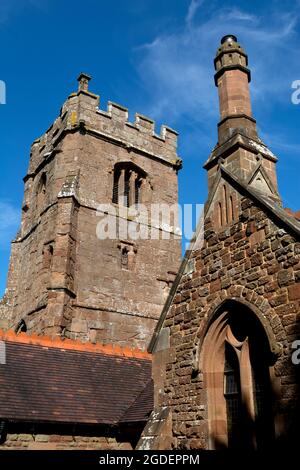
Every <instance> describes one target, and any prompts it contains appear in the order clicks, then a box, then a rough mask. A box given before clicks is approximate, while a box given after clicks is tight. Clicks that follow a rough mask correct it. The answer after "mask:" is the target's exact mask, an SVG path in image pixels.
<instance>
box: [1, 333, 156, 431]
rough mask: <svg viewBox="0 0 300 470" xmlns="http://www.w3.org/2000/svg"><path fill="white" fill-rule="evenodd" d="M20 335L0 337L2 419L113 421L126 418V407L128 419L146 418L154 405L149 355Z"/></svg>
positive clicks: (113, 422) (117, 421)
mask: <svg viewBox="0 0 300 470" xmlns="http://www.w3.org/2000/svg"><path fill="white" fill-rule="evenodd" d="M20 336H21V335H18V336H17V337H16V338H15V340H14V338H13V335H12V334H10V335H7V336H6V337H5V335H1V337H0V339H2V341H4V343H5V356H6V358H5V362H6V363H5V364H0V420H1V419H4V420H8V421H27V422H39V423H41V422H43V423H46V422H52V423H53V422H60V423H74V424H75V423H81V424H108V425H113V424H118V423H119V422H121V421H122V422H123V423H126V422H127V421H126V413H127V411H128V419H129V421H130V422H132V421H133V420H134V421H136V422H141V421H143V422H144V421H146V420H147V416H148V415H149V414H150V413H151V411H152V408H153V387H152V386H151V383H150V380H151V360H150V356H149V355H147V354H145V353H142V352H140V351H138V353H137V354H136V357H135V354H134V351H130V350H129V354H127V352H128V351H127V350H123V351H122V350H121V349H120V348H119V349H116V350H115V351H114V350H113V349H112V348H105V347H103V348H97V346H95V347H94V351H93V346H92V345H88V347H87V348H86V350H84V345H82V343H79V347H78V349H76V344H75V346H73V348H72V349H71V346H72V345H71V344H70V343H75V342H68V341H56V342H54V343H53V344H54V346H53V345H52V344H51V342H50V341H48V342H47V341H43V339H42V338H41V341H40V343H41V344H38V341H36V340H34V341H31V342H30V336H28V337H27V339H25V334H22V338H21V339H22V340H23V341H21V340H20V338H19V337H20ZM32 343H34V344H32ZM58 343H60V347H58ZM64 343H66V348H64ZM101 349H102V350H101ZM2 359H3V358H2ZM2 362H3V361H2ZM144 391H145V395H144V396H145V397H147V400H146V399H144V398H143V393H144Z"/></svg>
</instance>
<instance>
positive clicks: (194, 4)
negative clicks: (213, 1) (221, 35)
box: [185, 0, 204, 26]
mask: <svg viewBox="0 0 300 470" xmlns="http://www.w3.org/2000/svg"><path fill="white" fill-rule="evenodd" d="M203 3H204V0H192V1H191V3H190V5H189V7H188V11H187V15H186V17H185V22H186V24H187V25H189V26H190V25H191V23H192V21H193V19H194V17H195V14H196V12H197V10H198V9H199V8H200V6H201V5H202V4H203Z"/></svg>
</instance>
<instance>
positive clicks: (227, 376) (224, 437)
mask: <svg viewBox="0 0 300 470" xmlns="http://www.w3.org/2000/svg"><path fill="white" fill-rule="evenodd" d="M272 360H273V355H272V354H271V351H270V345H269V341H268V337H267V335H266V332H265V329H264V327H263V325H262V323H261V322H260V320H259V319H258V317H257V316H256V315H255V314H254V313H253V312H252V311H251V309H250V308H248V307H247V306H245V305H244V304H242V303H239V302H236V301H227V302H225V303H224V304H223V305H222V306H221V307H220V309H219V310H218V311H217V313H216V314H215V315H214V318H213V319H212V321H211V322H210V325H209V328H208V330H207V333H206V335H205V338H204V341H203V345H202V350H201V362H202V370H203V373H204V386H205V388H206V391H207V404H208V424H209V435H210V448H212V449H215V448H224V447H227V448H238V449H265V448H267V447H269V446H270V445H271V443H272V442H273V439H274V418H273V412H272V390H271V379H270V372H271V367H272Z"/></svg>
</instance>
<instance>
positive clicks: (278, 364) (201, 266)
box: [153, 198, 300, 448]
mask: <svg viewBox="0 0 300 470" xmlns="http://www.w3.org/2000/svg"><path fill="white" fill-rule="evenodd" d="M191 259H192V260H193V263H194V272H193V273H190V274H185V275H183V277H182V278H181V282H180V284H179V287H178V289H177V292H176V295H175V297H174V299H173V303H172V305H171V307H170V309H169V312H168V315H167V318H166V320H165V322H164V325H163V327H164V328H163V330H162V332H164V333H163V334H166V331H167V332H169V334H170V340H169V347H168V342H165V345H164V346H163V347H160V348H158V350H157V351H156V352H155V354H154V361H153V376H154V378H157V376H159V377H161V379H160V380H159V381H158V385H157V387H156V388H155V394H156V408H157V409H161V407H166V406H167V407H170V410H171V412H172V421H173V424H172V439H173V441H172V445H173V446H174V447H176V448H180V447H184V448H208V446H209V428H208V409H207V390H206V388H205V386H206V385H205V383H204V381H203V373H202V372H203V371H202V370H201V363H202V361H203V358H202V357H201V353H202V350H201V347H202V344H203V339H204V337H205V334H206V330H207V328H208V325H209V322H210V320H211V318H212V316H213V314H214V312H215V311H216V309H217V308H218V306H220V305H221V304H222V302H224V301H225V300H226V299H235V300H236V301H239V302H241V303H244V304H246V305H248V306H249V307H250V309H251V310H252V311H253V312H256V315H258V317H259V319H260V321H261V323H262V324H263V325H264V328H265V330H266V332H267V334H268V335H269V338H271V347H272V351H273V354H274V357H275V358H276V360H275V363H274V366H273V369H272V374H273V376H272V377H273V378H272V380H273V385H274V389H275V391H276V393H275V397H274V400H275V403H274V415H275V428H276V436H277V438H280V437H281V438H283V435H284V433H288V432H290V433H291V432H292V431H291V429H293V426H295V425H296V423H295V422H293V419H294V418H295V417H296V416H297V415H296V413H297V412H298V409H299V383H298V375H299V372H298V370H297V366H295V365H293V364H292V360H291V354H292V348H291V345H292V342H293V341H294V340H297V339H299V338H300V317H299V312H300V242H299V240H297V239H296V238H294V237H293V236H292V235H290V234H289V233H288V232H287V230H286V229H284V228H283V225H282V224H281V223H280V222H279V221H275V220H271V219H270V218H269V216H268V215H266V213H265V212H264V210H262V209H261V208H259V207H256V206H255V205H254V204H253V203H252V202H251V201H250V200H249V199H247V198H243V199H242V202H241V211H240V216H239V219H238V221H237V222H236V223H235V224H233V225H232V226H231V227H230V226H229V227H227V228H225V229H224V230H221V231H220V232H218V233H217V232H216V231H215V230H213V229H212V225H211V224H210V222H209V221H207V223H206V227H205V242H204V246H203V248H202V249H201V250H198V251H194V252H193V253H192V255H191ZM190 265H191V263H190ZM162 332H161V334H162ZM298 367H299V366H298ZM295 419H296V418H295ZM294 429H295V428H294Z"/></svg>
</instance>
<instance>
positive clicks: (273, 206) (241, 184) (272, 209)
mask: <svg viewBox="0 0 300 470" xmlns="http://www.w3.org/2000/svg"><path fill="white" fill-rule="evenodd" d="M222 177H223V178H224V179H226V181H228V183H229V184H231V185H232V186H233V187H234V188H236V189H237V190H239V191H240V192H242V193H243V194H245V195H247V196H248V197H249V198H250V199H252V200H253V201H255V202H256V203H258V204H259V205H260V206H261V207H262V208H263V209H264V210H265V211H266V212H267V213H268V214H270V215H272V216H273V218H275V220H277V221H278V222H279V223H281V225H284V227H285V228H286V229H287V230H288V231H289V232H292V234H293V235H294V236H296V238H299V237H300V220H299V219H298V218H296V217H294V216H293V215H291V214H289V213H288V212H287V211H286V210H285V209H283V208H282V207H281V206H279V205H278V204H277V203H276V202H275V201H274V198H273V197H269V196H268V195H265V194H263V193H262V192H260V191H258V190H257V189H255V188H254V187H252V186H249V185H248V184H247V182H245V181H243V180H242V179H241V178H238V177H237V176H236V175H234V174H232V173H231V172H230V171H228V170H227V169H226V168H225V167H224V166H223V165H222V164H220V166H219V172H218V174H217V176H216V180H215V184H214V186H213V188H212V190H211V195H210V197H209V199H208V201H207V203H206V205H205V213H204V220H205V218H206V216H207V214H208V212H209V209H210V206H211V203H212V201H213V196H214V194H215V192H216V189H217V186H218V184H219V182H220V180H221V178H222ZM202 223H203V219H201V221H200V224H199V223H198V226H197V229H196V232H195V233H194V235H193V237H192V241H191V243H190V246H189V248H188V250H187V251H186V252H185V255H184V257H183V259H182V262H181V265H180V268H179V271H178V274H177V276H176V278H175V280H174V283H173V285H172V288H171V290H170V293H169V296H168V298H167V300H166V303H165V305H164V308H163V310H162V313H161V316H160V318H159V320H158V322H157V325H156V328H155V330H154V333H153V336H152V338H151V341H150V343H149V347H148V351H149V352H150V353H152V352H154V350H155V346H156V344H157V340H158V337H159V333H160V331H161V329H162V328H163V325H164V321H165V319H166V316H167V313H168V311H169V308H170V307H171V305H172V302H173V298H174V296H175V294H176V291H177V288H178V286H179V283H180V280H181V278H182V276H183V274H184V272H185V269H186V266H187V264H188V262H189V259H190V258H191V255H192V253H193V251H194V249H195V247H196V246H197V245H196V243H197V236H198V233H199V232H200V231H201V227H200V225H201V224H202Z"/></svg>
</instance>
